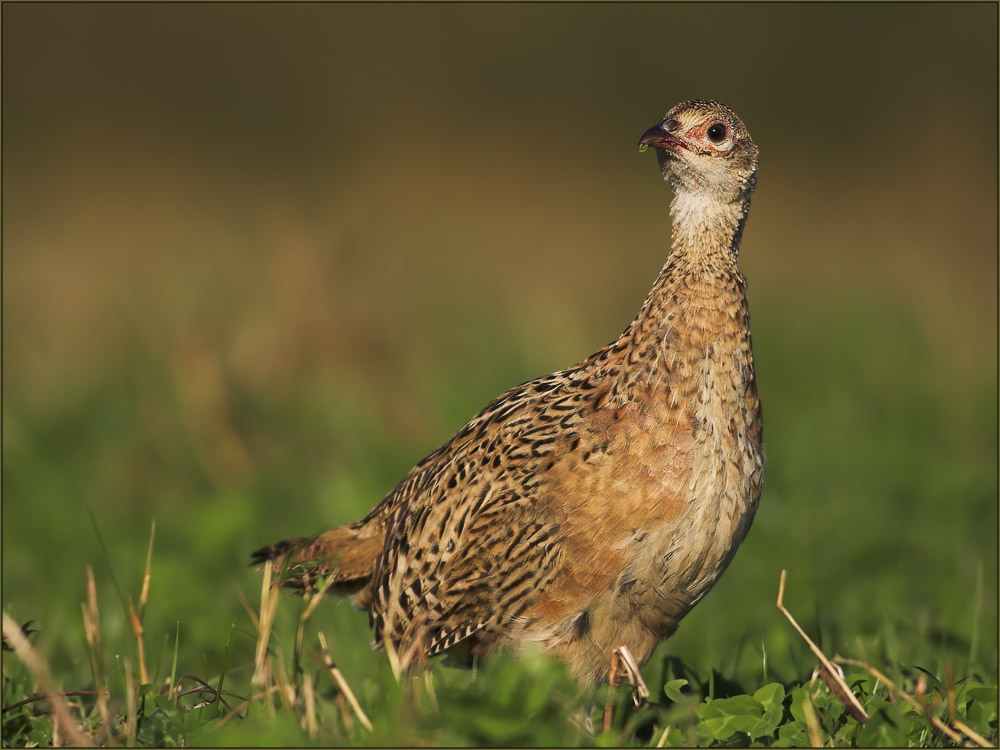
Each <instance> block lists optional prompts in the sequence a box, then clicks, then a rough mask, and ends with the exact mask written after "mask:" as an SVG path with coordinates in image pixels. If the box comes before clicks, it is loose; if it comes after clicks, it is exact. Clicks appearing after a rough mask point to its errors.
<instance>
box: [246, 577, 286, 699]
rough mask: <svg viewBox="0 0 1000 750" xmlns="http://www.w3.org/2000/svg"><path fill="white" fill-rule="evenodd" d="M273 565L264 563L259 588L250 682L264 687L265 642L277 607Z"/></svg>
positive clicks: (265, 683) (265, 671) (269, 634)
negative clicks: (273, 582) (258, 615)
mask: <svg viewBox="0 0 1000 750" xmlns="http://www.w3.org/2000/svg"><path fill="white" fill-rule="evenodd" d="M273 568H274V566H273V565H272V564H271V561H270V560H268V561H267V562H266V563H264V575H263V576H262V580H261V588H260V617H259V619H258V620H257V651H256V654H255V656H254V673H253V677H252V678H251V680H250V684H251V685H253V686H254V687H256V688H264V687H265V686H266V685H267V681H268V658H267V644H268V641H269V640H270V638H271V625H272V624H273V622H274V613H275V610H277V608H278V594H279V591H278V589H277V587H275V588H274V589H273V590H272V588H271V574H272V572H273Z"/></svg>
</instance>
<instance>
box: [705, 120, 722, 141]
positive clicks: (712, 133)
mask: <svg viewBox="0 0 1000 750" xmlns="http://www.w3.org/2000/svg"><path fill="white" fill-rule="evenodd" d="M725 138H726V126H725V125H723V124H722V123H721V122H717V123H715V124H714V125H713V126H712V127H710V128H709V129H708V140H710V141H711V142H712V143H722V141H724V140H725Z"/></svg>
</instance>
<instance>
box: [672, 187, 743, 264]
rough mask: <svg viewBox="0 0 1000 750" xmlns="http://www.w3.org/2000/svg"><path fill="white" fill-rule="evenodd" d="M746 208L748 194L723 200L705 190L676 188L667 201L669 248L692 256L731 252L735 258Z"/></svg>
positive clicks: (732, 257)
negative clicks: (671, 232) (672, 195)
mask: <svg viewBox="0 0 1000 750" xmlns="http://www.w3.org/2000/svg"><path fill="white" fill-rule="evenodd" d="M749 208H750V200H749V196H746V197H743V198H740V199H737V200H734V201H729V202H724V201H720V200H719V198H718V196H716V195H713V194H712V193H711V192H710V191H707V190H678V191H677V193H676V194H675V195H674V199H673V201H671V203H670V217H671V219H672V220H673V243H672V247H671V252H672V253H678V252H682V253H685V254H689V255H692V256H695V257H697V256H720V255H723V256H725V255H731V259H732V260H734V261H735V260H736V255H737V253H738V251H739V239H740V235H741V234H742V229H743V222H744V221H745V219H746V215H747V211H748V209H749ZM706 259H707V258H706ZM727 259H728V258H727Z"/></svg>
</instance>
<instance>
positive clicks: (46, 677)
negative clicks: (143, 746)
mask: <svg viewBox="0 0 1000 750" xmlns="http://www.w3.org/2000/svg"><path fill="white" fill-rule="evenodd" d="M3 637H4V638H6V639H7V642H8V643H9V644H10V647H11V648H12V649H13V650H14V654H15V655H16V656H17V658H18V659H20V660H21V663H22V664H24V666H25V667H26V668H27V670H28V671H29V672H30V673H31V676H32V678H34V680H35V682H36V683H37V685H38V687H39V689H40V690H41V691H42V693H44V695H45V698H46V700H48V702H49V706H51V707H52V714H53V720H54V722H55V723H56V724H55V726H54V727H53V737H52V744H53V745H55V744H57V742H56V740H57V738H56V732H57V731H59V730H62V731H63V732H65V734H66V737H67V739H68V740H69V744H71V745H74V746H76V747H92V746H93V742H91V739H90V737H88V736H87V735H86V734H84V733H83V732H82V731H81V730H80V727H79V725H78V724H77V722H76V721H75V720H74V719H73V716H72V715H71V714H70V712H69V708H68V707H67V706H66V701H65V699H64V698H63V697H62V696H61V695H60V694H59V691H57V690H55V689H54V687H53V685H52V677H51V675H50V674H49V667H48V665H47V664H46V663H45V661H44V660H43V659H42V658H41V657H40V656H39V655H38V654H37V653H36V652H35V649H33V648H32V647H31V644H30V643H28V639H27V638H26V637H25V635H24V633H22V632H21V627H20V626H19V625H18V624H17V623H16V622H14V619H13V618H12V617H11V616H10V615H8V614H7V613H6V612H4V613H3Z"/></svg>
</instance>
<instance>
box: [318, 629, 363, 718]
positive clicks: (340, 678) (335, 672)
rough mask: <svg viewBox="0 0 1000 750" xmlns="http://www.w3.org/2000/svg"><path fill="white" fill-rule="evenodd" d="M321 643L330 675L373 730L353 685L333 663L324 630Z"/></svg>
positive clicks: (356, 714)
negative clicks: (353, 689) (349, 683)
mask: <svg viewBox="0 0 1000 750" xmlns="http://www.w3.org/2000/svg"><path fill="white" fill-rule="evenodd" d="M319 645H320V648H321V649H322V650H323V661H324V662H325V663H326V667H327V669H329V670H330V675H331V676H332V677H333V680H334V682H336V683H337V687H339V688H340V692H341V693H342V694H343V695H344V697H345V698H346V699H347V702H348V703H349V704H350V706H351V710H352V711H354V714H355V716H357V717H358V721H360V722H361V724H362V726H364V728H365V729H367V730H368V731H369V732H371V731H373V727H372V723H371V722H370V721H369V720H368V717H367V716H366V715H365V712H364V711H363V710H362V708H361V704H360V703H358V699H357V698H355V697H354V691H352V690H351V686H350V685H348V684H347V680H345V679H344V675H342V674H341V673H340V670H339V669H337V665H336V664H334V663H333V657H331V656H330V650H329V649H328V648H327V647H326V636H325V635H324V634H323V631H320V632H319Z"/></svg>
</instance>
